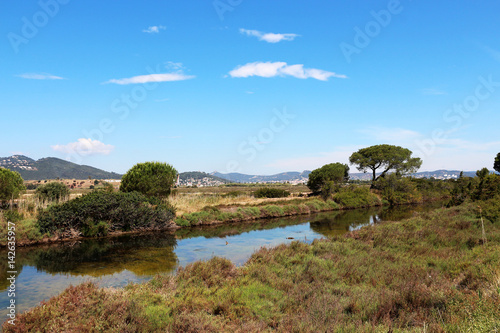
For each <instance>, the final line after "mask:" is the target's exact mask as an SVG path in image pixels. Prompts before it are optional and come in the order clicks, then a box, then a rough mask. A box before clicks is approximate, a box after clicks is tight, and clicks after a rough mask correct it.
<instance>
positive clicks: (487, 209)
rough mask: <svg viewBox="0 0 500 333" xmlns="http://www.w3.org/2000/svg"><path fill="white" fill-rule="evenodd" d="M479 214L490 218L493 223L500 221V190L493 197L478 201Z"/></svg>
mask: <svg viewBox="0 0 500 333" xmlns="http://www.w3.org/2000/svg"><path fill="white" fill-rule="evenodd" d="M477 204H478V213H479V214H478V215H479V217H484V218H486V219H488V220H490V221H491V222H492V223H500V192H499V194H497V195H496V196H494V197H493V198H491V199H488V200H483V201H481V202H478V203H477Z"/></svg>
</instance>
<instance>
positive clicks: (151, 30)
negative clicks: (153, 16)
mask: <svg viewBox="0 0 500 333" xmlns="http://www.w3.org/2000/svg"><path fill="white" fill-rule="evenodd" d="M165 29H166V27H164V26H163V25H152V26H150V27H148V28H147V29H144V30H142V32H146V33H148V34H157V33H159V32H160V30H165Z"/></svg>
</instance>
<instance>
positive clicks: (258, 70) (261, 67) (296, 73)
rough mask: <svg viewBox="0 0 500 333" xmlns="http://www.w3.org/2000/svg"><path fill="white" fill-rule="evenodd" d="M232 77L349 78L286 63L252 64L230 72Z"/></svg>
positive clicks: (325, 79) (322, 79)
mask: <svg viewBox="0 0 500 333" xmlns="http://www.w3.org/2000/svg"><path fill="white" fill-rule="evenodd" d="M229 75H230V76H231V77H249V76H260V77H267V78H269V77H275V76H282V77H283V76H293V77H295V78H298V79H308V78H312V79H316V80H321V81H327V80H328V79H329V78H330V77H336V78H340V79H345V78H347V76H345V75H343V74H337V73H333V72H328V71H324V70H322V69H316V68H304V65H302V64H298V65H288V64H287V63H286V62H252V63H248V64H246V65H243V66H238V67H236V68H235V69H233V70H232V71H230V72H229Z"/></svg>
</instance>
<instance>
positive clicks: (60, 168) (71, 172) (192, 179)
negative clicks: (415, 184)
mask: <svg viewBox="0 0 500 333" xmlns="http://www.w3.org/2000/svg"><path fill="white" fill-rule="evenodd" d="M0 167H4V168H7V169H10V170H13V171H17V172H19V173H20V174H21V176H22V177H23V179H24V180H44V179H56V178H61V179H87V178H88V177H90V178H92V179H121V178H122V175H121V174H118V173H115V172H107V171H104V170H101V169H97V168H94V167H91V166H88V165H79V164H75V163H72V162H68V161H65V160H62V159H59V158H55V157H46V158H41V159H39V160H37V161H35V160H34V159H32V158H29V157H27V156H23V155H13V156H10V157H0ZM310 173H311V171H308V170H306V171H302V172H297V171H291V172H282V173H278V174H275V175H270V176H262V175H247V174H242V173H220V172H212V173H210V174H209V173H205V172H199V171H190V172H182V173H180V175H179V176H180V177H179V178H180V179H179V180H180V185H190V184H191V185H197V186H200V185H203V186H213V185H221V184H225V183H230V182H233V183H278V182H290V183H292V184H293V183H305V182H307V180H308V177H309V174H310ZM459 175H460V171H459V170H451V171H450V170H436V171H424V172H417V173H416V174H414V175H413V176H414V177H416V178H436V179H456V178H458V177H459ZM475 175H476V172H475V171H465V172H464V176H468V177H474V176H475ZM349 176H350V179H352V180H370V179H371V174H370V173H350V174H349Z"/></svg>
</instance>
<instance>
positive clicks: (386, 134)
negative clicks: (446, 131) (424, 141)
mask: <svg viewBox="0 0 500 333" xmlns="http://www.w3.org/2000/svg"><path fill="white" fill-rule="evenodd" d="M358 132H359V133H362V134H365V135H367V136H368V137H369V138H370V139H372V140H376V141H378V142H380V143H389V144H398V145H401V144H405V143H409V142H412V141H413V140H416V139H418V138H420V137H422V134H420V133H419V132H416V131H412V130H409V129H404V128H387V127H376V126H372V127H368V128H364V129H360V130H359V131H358Z"/></svg>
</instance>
